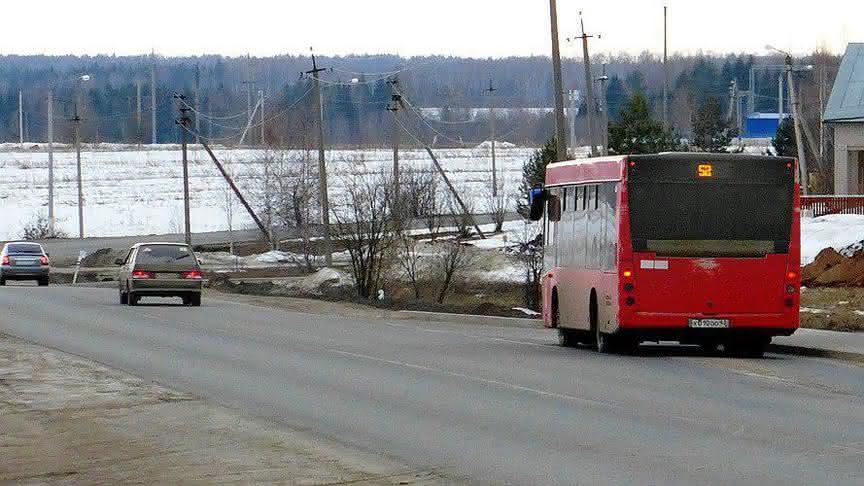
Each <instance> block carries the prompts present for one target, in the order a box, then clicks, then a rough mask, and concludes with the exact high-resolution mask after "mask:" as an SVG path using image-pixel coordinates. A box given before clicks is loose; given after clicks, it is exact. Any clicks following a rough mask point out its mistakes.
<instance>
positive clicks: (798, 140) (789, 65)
mask: <svg viewBox="0 0 864 486" xmlns="http://www.w3.org/2000/svg"><path fill="white" fill-rule="evenodd" d="M765 49H767V50H769V51H775V52H778V53H780V54H782V55H784V56H786V83H787V84H788V85H789V101H790V102H791V103H792V121H793V122H794V125H795V144H796V146H797V148H798V167H799V172H800V174H801V192H802V193H803V194H804V195H805V196H806V195H807V193H808V192H809V188H808V177H807V176H808V172H807V156H806V153H805V152H804V138H803V137H802V136H801V125H802V120H801V106H800V104H799V102H798V88H797V87H796V85H795V78H794V76H793V75H792V73H793V71H795V72H802V71H810V70H812V69H813V66H799V67H797V68H796V67H795V66H793V61H792V54H790V53H788V52H786V51H784V50H781V49H777V48H776V47H774V46H772V45H770V44H769V45H766V46H765Z"/></svg>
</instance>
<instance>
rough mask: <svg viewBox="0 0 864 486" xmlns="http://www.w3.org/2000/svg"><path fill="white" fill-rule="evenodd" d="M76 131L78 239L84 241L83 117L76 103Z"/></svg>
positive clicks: (74, 119)
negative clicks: (79, 113) (79, 114)
mask: <svg viewBox="0 0 864 486" xmlns="http://www.w3.org/2000/svg"><path fill="white" fill-rule="evenodd" d="M72 123H74V131H75V168H76V171H77V172H76V178H77V181H78V238H80V239H82V240H83V239H84V187H83V186H84V183H83V180H82V179H83V178H82V177H81V117H80V116H78V103H75V116H73V117H72Z"/></svg>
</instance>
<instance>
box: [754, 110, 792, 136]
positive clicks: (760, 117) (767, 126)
mask: <svg viewBox="0 0 864 486" xmlns="http://www.w3.org/2000/svg"><path fill="white" fill-rule="evenodd" d="M789 117H790V115H789V114H788V113H783V114H782V115H781V114H780V113H751V114H750V115H749V116H747V121H746V123H745V125H744V133H743V138H774V136H775V135H777V127H779V126H780V121H781V120H782V119H785V118H789Z"/></svg>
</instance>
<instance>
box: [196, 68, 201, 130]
mask: <svg viewBox="0 0 864 486" xmlns="http://www.w3.org/2000/svg"><path fill="white" fill-rule="evenodd" d="M200 113H201V65H200V64H198V63H195V143H196V144H197V143H201V135H200V133H201V117H200V116H199V114H200Z"/></svg>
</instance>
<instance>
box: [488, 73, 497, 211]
mask: <svg viewBox="0 0 864 486" xmlns="http://www.w3.org/2000/svg"><path fill="white" fill-rule="evenodd" d="M496 91H498V90H497V89H495V87H494V86H493V85H492V80H491V79H490V80H489V88H487V89H486V92H487V93H489V132H490V133H489V140H490V141H491V142H492V197H498V168H497V165H496V161H495V92H496Z"/></svg>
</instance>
